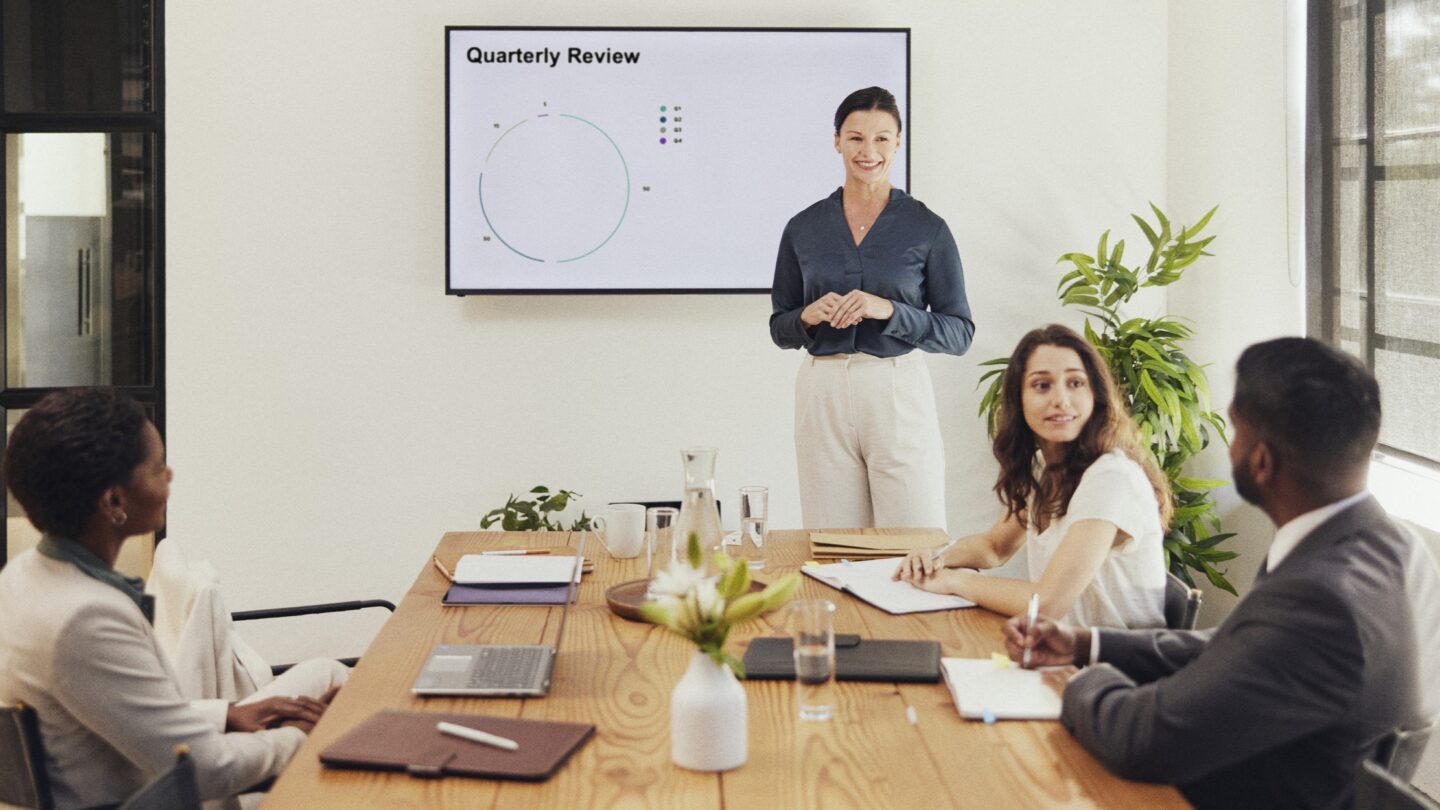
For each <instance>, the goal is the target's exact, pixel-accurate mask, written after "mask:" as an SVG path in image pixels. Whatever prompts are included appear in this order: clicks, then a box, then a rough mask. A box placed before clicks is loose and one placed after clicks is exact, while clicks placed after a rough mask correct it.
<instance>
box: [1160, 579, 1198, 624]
mask: <svg viewBox="0 0 1440 810" xmlns="http://www.w3.org/2000/svg"><path fill="white" fill-rule="evenodd" d="M1201 596H1202V594H1201V593H1200V589H1199V588H1192V587H1190V586H1189V585H1186V584H1185V580H1183V579H1181V578H1179V577H1177V576H1175V575H1174V574H1172V573H1170V572H1169V571H1166V572H1165V626H1166V627H1168V628H1169V629H1171V630H1194V629H1195V621H1196V620H1197V619H1198V618H1200V600H1201Z"/></svg>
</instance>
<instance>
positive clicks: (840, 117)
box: [835, 87, 904, 135]
mask: <svg viewBox="0 0 1440 810" xmlns="http://www.w3.org/2000/svg"><path fill="white" fill-rule="evenodd" d="M869 110H882V111H884V112H887V113H890V115H891V116H893V117H894V118H895V134H897V135H898V134H900V130H901V128H902V127H903V126H904V124H903V122H902V121H901V120H900V105H899V104H896V103H895V95H894V94H893V93H891V92H890V91H889V90H886V89H885V88H883V87H866V88H865V89H863V90H856V91H855V92H853V93H851V94H850V95H848V96H846V97H845V100H844V101H842V102H840V106H839V107H838V108H836V110H835V134H836V135H839V134H840V127H841V126H843V125H844V124H845V119H846V118H849V117H850V113H853V112H867V111H869Z"/></svg>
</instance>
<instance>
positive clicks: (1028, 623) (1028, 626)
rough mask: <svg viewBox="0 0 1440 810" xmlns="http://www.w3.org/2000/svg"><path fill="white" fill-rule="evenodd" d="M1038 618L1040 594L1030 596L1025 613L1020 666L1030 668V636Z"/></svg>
mask: <svg viewBox="0 0 1440 810" xmlns="http://www.w3.org/2000/svg"><path fill="white" fill-rule="evenodd" d="M1039 617H1040V594H1038V593H1032V594H1030V608H1029V609H1028V610H1026V611H1025V655H1024V656H1022V657H1021V661H1020V666H1022V667H1027V668H1028V667H1029V666H1030V634H1031V633H1032V632H1034V630H1035V620H1036V619H1037V618H1039Z"/></svg>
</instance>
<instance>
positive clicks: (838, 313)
mask: <svg viewBox="0 0 1440 810" xmlns="http://www.w3.org/2000/svg"><path fill="white" fill-rule="evenodd" d="M900 129H901V119H900V110H899V107H898V106H897V105H896V103H895V97H894V96H893V95H891V94H890V93H889V92H888V91H886V90H884V89H882V88H879V87H867V88H865V89H863V90H857V91H855V92H854V93H851V94H850V95H849V96H847V97H846V98H845V100H844V101H843V102H841V103H840V107H839V109H837V110H836V111H835V151H836V152H838V153H840V156H841V158H842V161H843V164H844V166H845V185H844V186H842V187H841V188H839V189H837V190H836V191H835V193H834V194H831V195H830V196H829V197H826V198H825V199H823V200H821V201H819V202H817V203H815V204H814V205H812V206H810V207H809V208H806V209H805V210H804V211H801V212H800V213H799V214H796V215H795V217H794V218H792V219H791V220H790V222H789V224H787V225H786V226H785V233H784V235H783V236H782V237H781V238H780V254H779V256H778V257H777V258H776V260H775V282H774V284H773V286H772V289H771V293H770V298H771V304H772V314H771V316H770V336H771V338H773V339H774V341H775V344H776V345H778V346H779V347H780V348H782V349H801V348H803V349H805V350H806V351H807V352H808V356H807V357H806V358H805V361H804V362H803V363H802V364H801V367H800V373H799V375H798V377H797V379H796V384H795V452H796V457H797V461H798V464H799V469H800V505H801V512H802V514H803V519H804V523H805V526H806V528H855V527H862V528H863V527H870V526H878V527H902V526H910V527H922V526H935V527H939V528H942V529H943V528H945V451H944V447H943V446H942V444H941V439H940V425H939V420H938V418H937V416H936V411H935V394H934V390H933V388H932V387H931V383H930V373H929V371H928V369H927V368H926V366H925V363H924V355H923V354H922V352H941V353H944V354H954V355H960V354H964V353H965V351H966V349H968V348H970V341H971V338H972V337H973V336H974V334H975V324H974V322H973V321H972V320H971V319H970V305H969V303H968V302H967V301H966V299H965V277H964V274H963V272H962V270H961V267H960V253H959V250H958V249H957V248H956V247H955V239H954V237H952V236H951V235H950V229H949V228H948V227H947V226H946V225H945V221H944V220H943V219H941V218H940V217H938V216H936V215H935V214H934V213H932V212H931V211H930V209H928V208H926V207H925V205H924V204H923V203H921V202H920V201H919V200H916V199H915V198H913V197H911V196H910V195H908V194H906V193H905V192H904V191H901V190H900V189H898V188H895V187H893V186H891V185H890V162H891V159H892V158H893V157H894V155H895V152H896V150H897V149H899V146H900ZM914 349H920V350H922V352H914V351H913V350H914Z"/></svg>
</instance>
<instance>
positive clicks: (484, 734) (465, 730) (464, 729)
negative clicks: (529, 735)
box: [435, 720, 520, 751]
mask: <svg viewBox="0 0 1440 810" xmlns="http://www.w3.org/2000/svg"><path fill="white" fill-rule="evenodd" d="M435 730H436V731H439V732H440V733H441V734H449V735H450V736H452V737H459V738H460V739H462V740H469V741H470V742H477V743H484V744H485V745H493V746H495V747H496V748H503V749H505V750H506V751H519V750H520V743H517V742H515V741H514V740H512V739H509V738H507V737H501V736H500V735H498V734H491V733H490V732H488V731H481V730H480V729H478V728H470V727H469V726H462V725H458V724H456V723H447V722H445V721H444V720H441V721H440V722H438V723H436V724H435Z"/></svg>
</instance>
